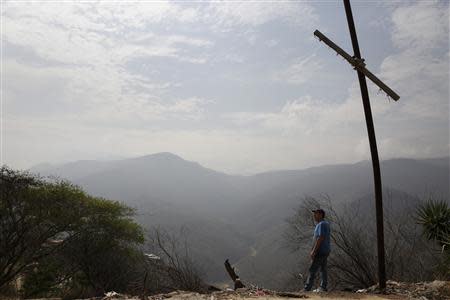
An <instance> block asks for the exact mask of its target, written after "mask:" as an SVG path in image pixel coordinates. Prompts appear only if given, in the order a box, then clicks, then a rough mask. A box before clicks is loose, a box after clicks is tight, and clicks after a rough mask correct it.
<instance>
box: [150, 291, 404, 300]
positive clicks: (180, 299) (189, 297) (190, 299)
mask: <svg viewBox="0 0 450 300" xmlns="http://www.w3.org/2000/svg"><path fill="white" fill-rule="evenodd" d="M149 299H152V300H163V299H171V300H172V299H173V300H194V299H199V300H244V299H260V300H264V299H267V300H293V299H321V300H328V299H366V300H388V299H389V300H403V299H411V298H408V297H405V296H398V295H373V294H357V293H350V292H332V293H321V294H317V293H289V294H282V295H276V294H275V295H270V294H264V293H263V292H262V293H255V294H241V293H235V292H217V293H213V294H208V295H202V294H197V293H189V292H173V293H170V294H165V295H156V296H152V297H150V298H149Z"/></svg>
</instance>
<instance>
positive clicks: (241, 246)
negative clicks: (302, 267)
mask: <svg viewBox="0 0 450 300" xmlns="http://www.w3.org/2000/svg"><path fill="white" fill-rule="evenodd" d="M381 170H382V176H383V184H384V188H385V190H388V189H389V190H390V191H393V192H392V194H393V195H401V197H403V199H407V201H418V199H421V198H425V197H427V196H428V195H429V194H430V193H432V194H434V195H435V196H436V197H440V198H443V199H446V200H447V201H448V199H449V182H450V175H449V174H450V172H449V170H450V167H449V158H448V157H446V158H436V159H422V160H413V159H392V160H387V161H383V162H382V164H381ZM31 171H32V172H33V173H39V174H41V175H43V176H49V175H53V176H59V177H62V178H66V179H68V180H70V181H72V182H74V183H76V184H78V185H80V186H82V187H83V188H84V189H85V190H86V191H87V192H88V193H90V194H92V195H95V196H101V197H105V198H109V199H114V200H120V201H123V202H125V203H126V204H128V205H130V206H132V207H136V208H137V209H138V220H139V222H141V223H142V224H143V225H144V226H146V227H150V226H153V225H160V226H163V227H166V228H170V229H174V230H176V229H177V228H180V227H181V226H184V227H185V228H187V238H188V240H189V243H190V246H191V248H192V255H193V256H194V258H195V260H196V261H197V262H199V263H200V265H201V266H202V267H203V269H204V271H205V277H206V278H207V280H208V281H210V282H212V283H220V282H227V275H226V273H225V270H224V267H223V262H224V261H225V259H227V258H230V260H231V262H232V263H233V264H235V265H236V266H237V268H238V269H239V273H240V275H241V277H242V278H243V279H245V278H251V279H252V280H251V281H253V282H254V283H258V284H263V285H264V286H266V287H279V286H280V284H281V283H282V282H284V281H286V279H287V278H288V277H289V276H290V274H291V273H292V272H294V271H297V269H296V268H297V266H296V265H295V262H296V255H298V254H296V253H291V252H290V251H289V250H288V249H286V248H285V246H284V242H283V236H282V235H283V232H284V230H285V228H286V218H287V217H289V216H290V215H291V214H292V213H293V210H294V209H295V208H296V207H297V206H298V205H299V203H300V201H301V199H302V198H303V197H304V196H306V195H311V196H317V195H323V194H327V195H329V196H330V198H331V199H332V201H333V205H334V206H335V207H339V205H341V204H343V203H352V202H353V201H356V200H361V201H363V203H365V204H366V206H365V207H366V210H367V213H368V214H369V212H370V210H372V209H373V208H372V202H371V200H372V199H373V197H372V196H371V194H372V190H373V187H372V184H373V181H372V168H371V164H370V162H369V161H363V162H359V163H355V164H342V165H329V166H320V167H314V168H308V169H304V170H288V171H273V172H266V173H261V174H257V175H252V176H236V175H227V174H224V173H221V172H217V171H214V170H211V169H207V168H204V167H202V166H201V165H199V164H198V163H195V162H190V161H186V160H184V159H182V158H180V157H178V156H176V155H174V154H171V153H158V154H153V155H148V156H143V157H138V158H133V159H124V160H116V161H77V162H72V163H68V164H64V165H58V166H52V165H40V166H36V167H34V168H32V169H31ZM390 205H391V206H392V207H395V209H401V207H398V206H401V205H402V204H400V202H399V203H397V204H396V203H395V201H393V202H392V203H390Z"/></svg>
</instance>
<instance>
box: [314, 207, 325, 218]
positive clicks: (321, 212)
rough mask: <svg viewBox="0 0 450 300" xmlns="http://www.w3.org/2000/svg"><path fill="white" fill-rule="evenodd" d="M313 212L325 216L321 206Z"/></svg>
mask: <svg viewBox="0 0 450 300" xmlns="http://www.w3.org/2000/svg"><path fill="white" fill-rule="evenodd" d="M313 212H314V213H316V212H318V213H320V214H321V215H322V218H325V211H324V210H323V209H321V208H318V209H315V210H313Z"/></svg>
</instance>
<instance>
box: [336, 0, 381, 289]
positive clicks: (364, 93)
mask: <svg viewBox="0 0 450 300" xmlns="http://www.w3.org/2000/svg"><path fill="white" fill-rule="evenodd" d="M344 6H345V13H346V15H347V23H348V28H349V31H350V36H351V39H352V45H353V52H354V56H355V58H356V59H358V60H361V53H360V51H359V45H358V38H357V36H356V30H355V23H354V22H353V14H352V9H351V6H350V0H344ZM356 71H357V73H358V79H359V85H360V87H361V97H362V102H363V106H364V114H365V116H366V126H367V133H368V135H369V144H370V153H371V155H372V168H373V179H374V185H375V208H376V220H377V246H378V247H377V248H378V281H379V283H378V284H379V287H380V290H383V291H384V290H385V289H386V269H385V252H384V225H383V194H382V193H383V191H382V186H381V171H380V161H379V158H378V149H377V141H376V137H375V128H374V126H373V118H372V110H371V108H370V101H369V92H368V90H367V83H366V77H365V76H364V74H363V73H362V72H361V71H360V70H358V69H357V70H356Z"/></svg>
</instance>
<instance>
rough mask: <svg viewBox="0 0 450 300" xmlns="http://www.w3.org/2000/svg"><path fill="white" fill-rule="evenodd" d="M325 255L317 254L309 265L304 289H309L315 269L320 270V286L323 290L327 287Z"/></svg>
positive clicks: (314, 275)
mask: <svg viewBox="0 0 450 300" xmlns="http://www.w3.org/2000/svg"><path fill="white" fill-rule="evenodd" d="M327 259H328V254H327V255H320V254H317V255H316V256H315V257H314V259H313V261H312V263H311V266H310V267H309V275H308V278H307V279H306V282H305V290H306V291H310V290H311V288H312V286H313V284H314V279H315V277H316V273H317V271H319V270H320V287H321V288H322V289H324V290H326V289H327V285H328V274H327Z"/></svg>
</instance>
